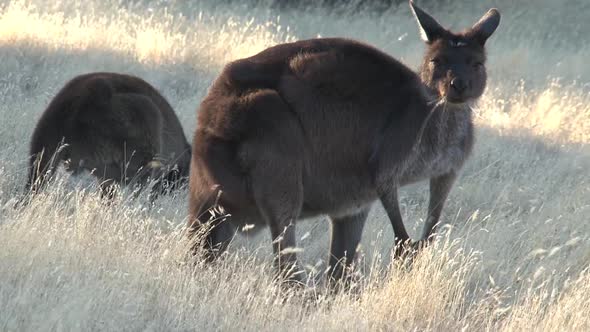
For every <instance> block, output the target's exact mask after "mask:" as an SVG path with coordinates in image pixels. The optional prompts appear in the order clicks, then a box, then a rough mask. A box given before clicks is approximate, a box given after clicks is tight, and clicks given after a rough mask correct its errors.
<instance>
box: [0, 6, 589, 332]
mask: <svg viewBox="0 0 590 332" xmlns="http://www.w3.org/2000/svg"><path fill="white" fill-rule="evenodd" d="M130 3H131V2H128V1H122V0H121V1H108V2H106V3H105V2H98V1H96V2H90V3H87V2H83V1H76V0H73V1H69V0H62V1H61V2H56V3H53V4H51V6H49V5H47V4H45V3H44V2H43V1H12V2H5V3H4V4H3V5H1V8H2V9H1V11H0V59H2V61H1V62H0V68H1V69H2V70H1V73H2V75H0V100H2V103H1V104H0V116H1V118H2V123H1V124H0V155H1V156H2V158H1V162H0V243H1V250H0V330H2V331H24V330H97V329H98V330H156V331H160V330H183V331H184V330H198V331H200V330H256V331H259V330H277V329H279V330H324V329H325V330H339V331H341V330H354V331H356V330H387V331H392V330H393V331H396V330H448V331H451V330H452V331H455V330H459V329H464V330H476V331H480V330H493V331H496V330H504V331H521V330H534V331H538V330H546V331H562V330H567V331H587V330H590V269H589V265H590V264H589V263H590V222H589V221H590V220H589V219H590V203H589V200H588V197H590V173H589V172H588V169H590V149H589V144H590V92H589V91H590V67H588V66H587V54H588V51H589V48H590V47H589V45H590V42H589V41H588V39H587V38H585V39H584V36H586V35H587V33H588V32H589V31H590V24H589V23H588V20H587V17H588V15H590V8H589V6H588V5H587V4H586V2H584V1H582V0H576V1H567V6H566V5H565V4H566V1H549V0H541V1H537V2H535V4H534V5H533V4H530V5H529V4H526V5H525V4H524V3H522V4H520V7H519V6H517V5H515V4H513V2H512V1H508V0H497V1H489V2H488V1H481V2H468V3H469V5H467V4H455V5H452V7H450V8H449V7H442V8H438V9H433V10H431V11H432V12H433V13H439V14H437V15H436V16H437V17H440V19H441V21H443V22H445V23H451V25H452V26H455V27H460V26H465V24H469V23H472V22H473V21H474V20H475V19H476V18H477V17H478V16H479V15H480V14H481V13H483V9H484V8H486V7H490V6H492V5H495V6H498V7H499V8H500V9H501V11H502V13H503V14H504V16H503V22H502V25H501V28H500V29H499V30H498V32H497V33H496V35H495V36H494V37H493V38H492V39H491V40H490V42H489V46H490V50H489V52H490V61H489V67H490V84H489V88H488V91H487V93H486V95H485V97H484V98H483V99H482V101H481V102H480V104H479V108H478V109H477V124H478V142H477V145H476V148H475V153H474V155H473V157H472V158H471V160H470V162H469V163H468V165H467V166H466V169H465V171H464V173H463V175H462V177H461V179H460V180H459V182H458V184H457V186H456V187H455V188H454V190H453V192H452V194H451V198H450V201H449V202H448V205H447V208H446V209H445V213H444V219H445V221H447V222H448V223H449V224H450V225H452V226H447V227H445V232H444V234H443V236H441V238H440V239H439V240H438V241H437V242H436V243H435V245H434V246H432V247H431V248H429V249H428V250H426V251H424V252H423V253H422V254H421V255H420V256H419V257H418V258H417V259H416V261H415V262H414V264H413V265H412V267H411V268H409V267H407V266H400V265H398V264H390V259H389V251H390V249H391V242H392V232H391V229H390V226H389V222H388V220H387V218H386V217H385V215H384V213H383V211H382V209H381V207H380V206H375V208H374V209H373V211H372V214H371V217H370V220H369V222H368V223H367V226H366V229H365V233H364V236H363V242H362V248H361V249H362V253H361V255H360V256H361V258H362V264H360V267H359V272H360V273H361V274H362V275H363V278H362V279H361V280H360V281H359V284H358V285H357V286H358V287H357V289H356V290H355V291H354V292H352V293H350V294H341V295H338V296H327V295H326V294H325V293H324V291H323V289H322V286H321V284H320V285H319V286H317V287H312V285H314V284H315V283H314V282H313V281H310V287H309V288H308V289H307V290H306V292H304V293H303V294H302V293H291V292H289V291H287V290H285V289H281V287H280V286H279V285H277V284H276V283H274V282H272V280H270V278H269V271H270V263H269V262H270V244H269V236H268V234H266V232H264V233H263V234H261V235H257V236H249V237H240V238H237V239H236V243H235V244H234V245H233V247H232V248H230V251H229V253H228V255H227V257H226V258H225V259H223V260H221V261H220V262H218V263H216V264H213V265H204V264H201V263H200V262H197V263H196V266H193V265H192V263H191V262H189V261H187V260H186V259H185V256H184V253H185V252H186V250H187V244H186V242H185V240H184V238H183V226H184V223H185V220H186V198H185V197H186V193H180V194H179V195H178V196H177V197H168V198H164V199H162V200H160V201H158V202H157V204H156V206H154V207H148V206H147V204H146V203H145V202H146V201H145V199H144V198H142V197H140V198H139V199H136V200H130V199H125V198H124V197H121V198H119V199H118V200H116V201H115V202H114V203H113V204H111V205H106V204H105V203H104V202H101V201H100V200H99V199H98V197H97V195H96V192H95V191H93V190H92V188H90V189H88V188H86V187H85V186H83V185H81V184H76V183H74V182H73V181H72V180H71V179H66V178H64V179H62V181H58V183H56V184H55V185H54V186H52V188H51V189H50V190H49V191H48V192H46V193H44V194H43V195H41V196H40V197H38V198H36V199H35V200H34V201H32V202H31V203H30V204H29V205H28V206H26V207H18V208H14V207H13V205H14V202H15V200H16V198H17V197H18V195H20V193H21V191H22V188H23V185H24V177H25V174H26V172H25V170H24V167H25V164H26V159H27V142H28V140H29V136H30V134H31V132H32V128H33V126H34V124H35V120H36V119H37V118H38V116H39V114H40V113H41V112H42V110H43V109H44V107H45V105H46V104H47V102H48V101H49V100H50V99H51V97H52V96H53V95H54V94H55V93H56V92H57V90H58V89H59V88H60V87H61V86H62V85H63V84H64V82H65V81H66V80H67V79H69V78H71V77H72V76H74V75H76V74H80V73H83V72H88V71H95V70H108V71H121V72H128V73H132V74H136V75H139V76H142V77H144V78H145V79H147V80H148V81H150V82H151V83H153V84H154V85H155V86H157V87H158V88H159V89H160V90H161V91H162V92H163V94H164V95H165V96H166V97H168V98H169V100H170V101H171V103H172V105H173V106H174V107H175V109H176V110H177V113H178V114H179V117H180V118H181V121H182V123H183V125H184V126H185V131H186V132H187V134H188V135H189V137H192V135H191V133H192V130H193V129H194V127H195V109H196V106H197V105H198V102H199V100H200V99H201V98H202V96H203V95H204V94H205V93H206V90H207V87H208V86H209V84H210V82H211V81H212V80H213V79H214V77H215V75H216V74H217V73H218V72H219V70H220V68H221V66H222V65H223V64H224V63H225V62H227V61H229V60H231V59H235V58H238V57H242V56H246V55H249V54H253V53H255V52H257V51H259V50H261V49H264V48H265V47H267V46H270V45H273V44H276V43H279V42H284V41H288V40H293V39H299V38H307V37H313V36H316V35H321V36H335V35H339V36H349V37H354V38H359V39H363V40H367V41H369V42H371V43H373V44H375V45H377V46H379V47H381V48H383V49H385V50H387V51H388V52H390V53H391V54H393V55H395V56H397V57H399V58H401V59H403V60H404V61H405V62H407V63H408V64H409V65H411V66H416V64H417V63H418V62H419V59H420V57H419V54H420V51H421V49H422V46H421V44H420V42H419V40H418V35H417V31H416V27H415V24H414V22H412V21H411V17H410V16H409V13H408V10H407V8H405V7H402V8H401V9H400V10H391V11H390V12H387V13H384V14H382V15H371V14H368V13H360V14H357V15H356V16H354V17H346V16H342V17H339V16H337V15H332V14H330V13H327V12H325V11H321V10H318V9H312V8H310V9H308V10H306V11H304V12H285V13H282V14H281V16H280V18H279V17H278V16H277V15H278V14H277V13H276V12H273V11H272V10H269V9H268V8H265V7H257V8H248V6H246V5H241V6H237V7H234V8H230V7H228V6H225V5H212V3H213V2H212V3H211V4H210V3H199V2H196V1H195V2H194V4H187V2H185V1H178V2H174V1H159V2H158V1H154V2H149V1H148V2H145V1H144V4H139V5H131V4H130ZM145 3H147V4H145ZM165 6H167V7H165ZM523 6H525V7H523ZM288 27H289V28H288ZM426 192H427V189H426V187H425V186H424V185H423V184H422V185H416V186H411V187H409V188H406V189H405V190H403V192H402V197H401V204H402V209H403V214H404V217H405V220H406V224H407V225H408V227H409V228H410V230H411V231H412V232H413V234H417V230H418V228H419V227H420V226H421V222H422V218H423V217H424V215H425V213H426V202H427V201H426ZM299 232H300V238H301V241H300V245H301V247H302V248H304V249H305V251H304V252H303V253H302V255H301V259H302V261H303V262H304V264H305V265H306V266H307V268H308V270H309V271H310V272H313V271H321V270H322V269H324V268H325V258H326V255H327V245H328V234H329V228H328V223H327V222H325V221H324V220H322V219H321V218H320V219H317V220H313V221H308V222H304V223H302V224H301V227H299ZM308 234H309V236H308ZM244 247H245V248H246V249H243V248H244Z"/></svg>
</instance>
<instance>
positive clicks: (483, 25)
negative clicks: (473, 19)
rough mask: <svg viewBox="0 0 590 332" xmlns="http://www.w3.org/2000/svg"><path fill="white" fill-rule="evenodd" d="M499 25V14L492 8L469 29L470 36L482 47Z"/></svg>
mask: <svg viewBox="0 0 590 332" xmlns="http://www.w3.org/2000/svg"><path fill="white" fill-rule="evenodd" d="M499 24H500V12H499V11H498V10H497V9H496V8H492V9H490V10H488V12H487V13H486V14H485V15H484V16H482V18H480V19H479V21H478V22H477V23H475V25H474V26H473V27H472V28H471V35H472V36H473V37H474V38H475V39H476V40H477V41H478V42H479V43H480V44H482V45H484V44H485V43H486V40H488V38H490V36H491V35H492V34H493V33H494V31H496V28H497V27H498V25H499Z"/></svg>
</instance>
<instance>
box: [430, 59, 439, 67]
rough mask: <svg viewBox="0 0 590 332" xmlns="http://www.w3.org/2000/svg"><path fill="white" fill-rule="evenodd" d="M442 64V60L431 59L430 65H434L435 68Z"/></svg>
mask: <svg viewBox="0 0 590 332" xmlns="http://www.w3.org/2000/svg"><path fill="white" fill-rule="evenodd" d="M441 62H442V61H441V60H440V58H432V59H430V63H431V64H433V65H435V66H438V65H440V64H441Z"/></svg>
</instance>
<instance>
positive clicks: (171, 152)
mask: <svg viewBox="0 0 590 332" xmlns="http://www.w3.org/2000/svg"><path fill="white" fill-rule="evenodd" d="M30 149H31V150H30V155H31V156H30V169H29V178H28V181H27V185H26V187H27V189H28V190H32V191H33V192H36V191H37V190H38V189H39V187H40V186H41V185H43V184H44V183H45V182H46V180H48V179H47V177H46V176H45V175H46V174H47V175H48V176H49V177H50V175H51V174H52V172H53V170H54V168H55V167H56V166H58V164H59V163H60V162H62V161H64V162H65V163H64V164H65V167H66V169H67V170H68V171H70V172H73V173H77V172H80V171H83V170H87V171H90V172H93V174H94V175H95V176H96V177H97V178H98V180H99V182H100V188H101V190H102V191H103V193H105V190H110V189H109V188H110V186H111V185H112V184H114V183H119V184H140V185H141V184H145V183H146V180H147V179H148V178H149V177H150V176H151V177H153V178H154V179H157V182H156V185H155V186H154V188H153V191H152V193H153V194H158V193H161V192H162V191H165V190H166V189H167V188H171V187H174V186H176V185H179V184H180V181H182V178H185V179H186V178H187V177H188V173H189V165H190V149H191V148H190V145H189V144H188V142H187V140H186V137H185V136H184V132H183V130H182V126H181V125H180V122H179V121H178V118H177V117H176V114H175V113H174V110H173V109H172V107H171V106H170V104H168V102H167V101H166V99H165V98H164V97H162V95H161V94H160V93H159V92H158V91H157V90H156V89H155V88H154V87H152V86H151V85H150V84H149V83H147V82H145V81H144V80H142V79H140V78H138V77H134V76H129V75H123V74H116V73H90V74H85V75H80V76H77V77H75V78H73V79H72V80H71V81H69V82H68V83H67V84H66V85H65V86H64V87H63V88H62V89H61V90H60V91H59V93H58V94H57V95H56V96H55V98H53V100H52V101H51V103H50V104H49V106H48V107H47V109H46V110H45V112H44V113H43V114H42V116H41V118H40V119H39V122H38V123H37V126H36V127H35V131H34V132H33V137H32V140H31V147H30ZM185 181H186V180H185Z"/></svg>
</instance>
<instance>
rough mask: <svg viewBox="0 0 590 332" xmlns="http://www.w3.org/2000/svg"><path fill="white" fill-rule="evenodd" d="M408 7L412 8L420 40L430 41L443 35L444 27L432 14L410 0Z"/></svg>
mask: <svg viewBox="0 0 590 332" xmlns="http://www.w3.org/2000/svg"><path fill="white" fill-rule="evenodd" d="M410 9H412V13H413V14H414V17H415V18H416V21H417V22H418V27H419V28H420V37H422V40H424V41H425V42H427V43H432V42H433V41H435V40H436V39H438V38H441V37H442V36H443V35H444V33H445V29H444V28H443V27H442V26H441V25H440V24H438V22H437V21H436V20H435V19H434V18H433V17H432V16H430V15H428V14H427V13H426V12H425V11H423V10H422V9H420V7H418V6H416V5H415V4H414V1H412V0H410Z"/></svg>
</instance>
